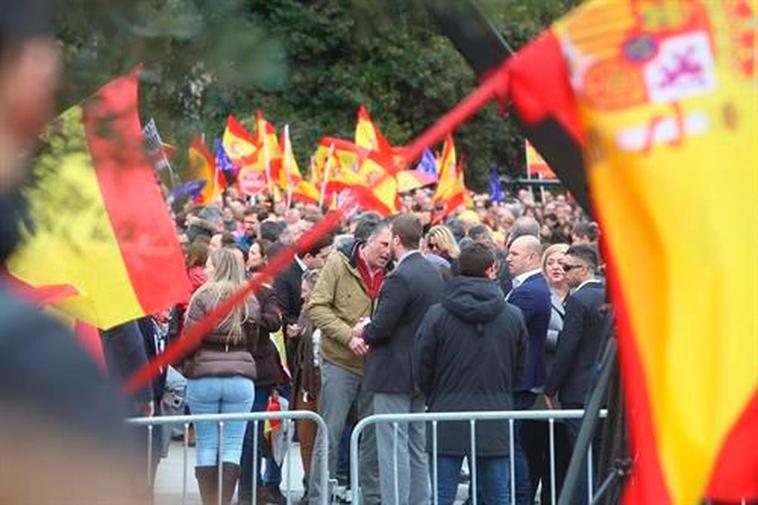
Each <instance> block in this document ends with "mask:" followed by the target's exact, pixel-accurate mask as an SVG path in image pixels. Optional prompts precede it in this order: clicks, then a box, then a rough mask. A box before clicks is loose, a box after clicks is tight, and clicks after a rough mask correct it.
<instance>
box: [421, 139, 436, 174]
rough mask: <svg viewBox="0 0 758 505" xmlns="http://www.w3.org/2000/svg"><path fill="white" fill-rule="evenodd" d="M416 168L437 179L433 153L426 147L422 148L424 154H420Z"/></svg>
mask: <svg viewBox="0 0 758 505" xmlns="http://www.w3.org/2000/svg"><path fill="white" fill-rule="evenodd" d="M416 170H420V171H421V172H424V173H425V174H429V175H431V176H433V177H434V178H435V179H437V160H435V159H434V153H432V150H431V149H429V148H428V147H427V148H426V149H424V154H422V155H421V161H419V162H418V165H417V166H416Z"/></svg>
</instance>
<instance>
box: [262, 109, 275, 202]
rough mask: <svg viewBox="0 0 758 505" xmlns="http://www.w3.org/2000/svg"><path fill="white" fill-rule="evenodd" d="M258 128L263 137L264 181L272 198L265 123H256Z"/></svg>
mask: <svg viewBox="0 0 758 505" xmlns="http://www.w3.org/2000/svg"><path fill="white" fill-rule="evenodd" d="M258 129H259V130H262V137H263V166H264V168H265V170H266V183H267V186H268V192H269V195H271V198H272V199H273V198H274V191H273V188H272V187H271V164H270V163H269V159H268V142H267V141H266V129H265V123H263V122H261V123H259V124H258Z"/></svg>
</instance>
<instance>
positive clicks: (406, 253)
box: [395, 249, 420, 268]
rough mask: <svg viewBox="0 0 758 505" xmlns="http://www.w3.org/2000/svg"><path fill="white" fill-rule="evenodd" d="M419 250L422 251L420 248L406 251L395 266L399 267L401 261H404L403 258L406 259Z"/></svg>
mask: <svg viewBox="0 0 758 505" xmlns="http://www.w3.org/2000/svg"><path fill="white" fill-rule="evenodd" d="M417 252H420V251H419V250H418V249H411V250H410V251H405V253H404V254H403V255H402V256H400V258H399V259H398V260H397V263H396V264H395V268H397V267H399V266H400V263H402V262H403V260H405V258H407V257H408V256H410V255H411V254H413V253H417Z"/></svg>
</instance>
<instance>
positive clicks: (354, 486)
mask: <svg viewBox="0 0 758 505" xmlns="http://www.w3.org/2000/svg"><path fill="white" fill-rule="evenodd" d="M583 415H584V410H518V411H516V410H506V411H487V412H430V413H422V414H378V415H373V416H369V417H366V418H364V419H362V420H361V421H360V422H359V423H358V424H357V425H356V426H355V428H354V429H353V433H352V435H351V437H350V489H351V493H352V504H351V505H359V504H360V480H359V476H358V474H359V472H358V462H359V459H358V440H359V438H360V436H361V433H362V432H363V430H364V429H365V428H366V427H367V426H369V425H372V424H379V423H392V425H393V428H394V433H393V459H394V461H397V455H398V452H397V451H398V445H397V441H398V428H399V424H400V423H410V422H425V423H426V422H430V423H431V425H432V429H431V436H432V454H431V458H430V463H429V465H430V466H431V467H432V482H431V487H432V489H431V491H432V496H433V499H432V503H433V504H434V505H438V496H437V424H438V423H440V422H450V421H468V422H469V425H470V426H471V430H470V431H471V437H470V438H471V442H470V449H471V453H470V454H471V457H470V459H469V468H470V470H471V502H472V503H473V505H477V482H476V480H477V477H476V422H477V421H503V420H507V421H509V429H508V432H509V446H510V447H511V448H512V447H513V446H514V424H515V422H516V421H517V420H519V421H522V420H523V421H547V422H548V425H549V430H550V477H551V478H550V481H551V482H550V497H551V503H557V502H556V497H557V494H556V482H555V421H556V420H563V419H579V418H581V417H582V416H583ZM606 415H607V411H605V410H602V411H601V412H600V417H605V416H606ZM428 435H429V433H428V430H427V436H428ZM509 464H510V501H511V505H515V503H516V479H515V474H516V462H515V459H514V458H513V452H512V449H511V454H510V456H509ZM587 470H588V471H587V475H588V477H587V488H588V498H589V500H588V501H589V502H590V503H591V502H592V498H593V491H592V488H593V478H592V473H593V471H592V447H591V446H590V450H589V451H588V458H587ZM394 472H395V475H394V493H395V497H397V496H399V490H398V489H399V484H398V481H399V479H398V472H397V465H395V468H394ZM397 501H398V500H397V499H396V500H395V502H397Z"/></svg>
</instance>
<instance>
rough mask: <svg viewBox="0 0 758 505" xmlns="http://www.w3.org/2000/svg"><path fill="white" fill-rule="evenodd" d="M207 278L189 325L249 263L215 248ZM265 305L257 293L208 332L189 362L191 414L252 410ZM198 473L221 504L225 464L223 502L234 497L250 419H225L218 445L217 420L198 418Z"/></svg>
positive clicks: (235, 284)
mask: <svg viewBox="0 0 758 505" xmlns="http://www.w3.org/2000/svg"><path fill="white" fill-rule="evenodd" d="M206 274H207V278H208V281H206V283H205V284H203V285H202V286H200V288H199V289H198V290H197V291H196V292H195V294H194V295H193V296H192V298H191V299H190V302H189V307H188V308H187V316H186V325H187V326H188V327H191V326H193V325H195V324H197V322H198V321H200V320H201V319H203V318H204V317H205V316H206V315H207V314H208V313H209V312H211V311H212V310H213V309H214V308H215V307H216V306H217V305H218V304H219V303H221V302H222V301H223V300H224V299H226V298H227V297H229V296H230V295H231V294H232V293H234V292H235V291H237V290H238V289H240V288H241V287H242V286H243V284H244V283H245V265H244V264H243V262H242V258H241V257H240V255H239V254H236V253H235V251H232V250H231V249H228V248H221V249H218V250H215V251H213V252H212V253H211V254H210V257H209V258H208V262H207V264H206ZM259 321H260V305H259V303H258V301H257V299H256V298H255V297H254V296H251V297H250V298H248V299H247V300H246V301H245V302H244V303H242V304H240V305H238V306H237V307H236V308H235V309H234V310H232V311H231V312H230V313H229V314H227V315H226V317H224V319H223V320H222V321H221V322H220V323H219V324H218V325H217V326H216V328H215V329H214V330H213V331H211V332H210V333H209V334H208V335H206V336H205V337H204V338H203V340H202V342H201V343H200V344H199V345H198V347H197V348H196V349H195V351H194V352H193V354H192V355H191V356H190V357H189V358H188V359H187V360H186V362H185V363H184V372H185V375H186V376H187V379H188V381H187V403H188V404H189V408H190V411H191V413H192V414H227V413H232V412H250V408H251V407H252V405H253V399H254V397H255V385H254V383H253V381H254V380H255V377H256V370H255V361H254V359H253V356H252V354H251V353H250V350H249V349H250V347H251V346H255V343H256V342H257V338H258V327H259ZM195 432H196V443H197V447H196V466H195V477H196V478H197V482H198V487H199V488H200V494H201V497H202V501H203V505H211V504H215V503H218V492H219V491H218V473H217V467H216V465H217V464H218V463H219V461H220V462H221V463H222V473H223V480H222V484H223V487H222V503H224V504H227V505H228V504H229V503H230V502H231V498H232V495H233V494H234V489H235V487H236V485H237V480H238V478H239V469H240V468H239V462H240V456H241V453H242V440H243V436H244V433H245V422H244V421H235V422H226V423H224V438H223V445H222V446H221V447H219V433H218V432H219V430H218V426H217V424H216V423H196V426H195Z"/></svg>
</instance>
